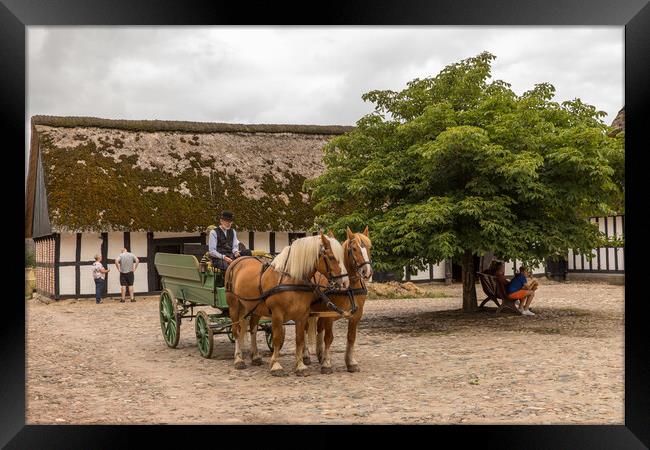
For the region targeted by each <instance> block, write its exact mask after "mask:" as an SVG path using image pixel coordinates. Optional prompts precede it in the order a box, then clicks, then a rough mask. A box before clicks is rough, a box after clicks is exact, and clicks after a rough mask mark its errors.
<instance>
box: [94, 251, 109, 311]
mask: <svg viewBox="0 0 650 450" xmlns="http://www.w3.org/2000/svg"><path fill="white" fill-rule="evenodd" d="M110 271H111V269H104V266H103V265H102V255H95V262H94V263H93V269H92V272H93V279H94V280H95V303H97V304H99V303H102V294H103V293H104V286H106V274H107V273H108V272H110Z"/></svg>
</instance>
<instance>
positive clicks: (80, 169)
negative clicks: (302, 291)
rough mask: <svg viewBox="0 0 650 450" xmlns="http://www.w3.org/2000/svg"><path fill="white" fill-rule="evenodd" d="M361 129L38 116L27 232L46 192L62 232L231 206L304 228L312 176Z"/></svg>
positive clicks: (247, 222) (165, 223)
mask: <svg viewBox="0 0 650 450" xmlns="http://www.w3.org/2000/svg"><path fill="white" fill-rule="evenodd" d="M351 129H352V127H343V126H316V125H242V124H224V123H197V122H176V121H174V122H170V121H135V120H133V121H132V120H108V119H98V118H92V117H52V116H34V117H33V118H32V143H31V155H30V168H29V169H30V170H29V175H28V192H27V198H28V205H27V217H26V229H27V235H28V236H31V235H32V228H33V222H34V218H35V217H38V212H36V213H35V211H34V210H35V209H38V208H35V203H38V199H39V198H41V197H42V198H44V199H45V201H41V203H45V205H44V206H43V205H41V210H42V211H46V213H45V216H46V217H45V219H43V220H42V221H43V222H47V221H48V219H49V224H48V225H51V229H52V231H58V232H63V231H72V232H79V231H145V230H147V231H196V230H203V229H205V227H206V226H207V225H209V224H210V223H213V222H214V221H215V215H216V213H217V212H218V211H220V210H221V209H224V208H228V209H232V210H234V211H235V213H236V223H237V226H238V228H240V229H248V230H256V231H265V230H276V231H280V230H287V231H288V230H304V229H306V228H308V227H309V226H311V225H312V223H313V217H314V213H313V209H312V204H311V202H310V199H309V197H308V195H307V194H306V193H304V192H302V184H303V182H304V180H305V179H306V178H310V177H313V176H315V175H317V174H319V173H320V172H321V171H322V170H323V169H324V167H323V165H322V148H323V146H324V145H325V144H326V143H327V142H328V141H329V140H330V139H331V138H332V137H333V136H335V135H338V134H342V133H344V132H346V131H349V130H351ZM39 160H40V163H41V166H42V176H41V177H42V181H41V182H40V184H42V185H43V186H44V190H45V194H44V195H40V196H39V192H38V191H39V188H38V185H39V183H38V182H37V181H38V180H37V178H38V179H39V180H40V178H39V177H38V176H37V175H38V167H39ZM35 199H36V202H35Z"/></svg>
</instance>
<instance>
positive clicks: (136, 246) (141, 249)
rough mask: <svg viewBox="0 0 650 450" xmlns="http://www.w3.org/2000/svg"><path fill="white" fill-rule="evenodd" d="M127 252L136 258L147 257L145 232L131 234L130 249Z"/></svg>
mask: <svg viewBox="0 0 650 450" xmlns="http://www.w3.org/2000/svg"><path fill="white" fill-rule="evenodd" d="M129 250H131V253H133V254H134V255H135V256H137V257H138V258H146V257H147V233H146V232H137V233H131V248H130V249H129ZM138 270H140V269H138Z"/></svg>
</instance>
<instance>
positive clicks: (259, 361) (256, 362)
mask: <svg viewBox="0 0 650 450" xmlns="http://www.w3.org/2000/svg"><path fill="white" fill-rule="evenodd" d="M251 364H252V365H254V366H261V365H262V358H255V359H253V360H252V361H251Z"/></svg>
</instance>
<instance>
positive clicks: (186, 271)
mask: <svg viewBox="0 0 650 450" xmlns="http://www.w3.org/2000/svg"><path fill="white" fill-rule="evenodd" d="M154 265H155V266H156V270H158V273H159V274H160V276H161V278H162V286H163V289H169V290H170V291H171V292H172V293H173V294H174V297H176V298H177V299H178V300H182V301H184V302H189V303H194V304H198V305H210V306H212V307H214V308H219V309H221V310H225V309H228V303H227V302H226V289H225V288H224V280H223V271H221V270H216V271H214V272H213V271H212V270H206V271H205V272H201V269H200V266H199V262H198V261H197V259H196V257H195V256H194V255H178V254H174V253H156V257H155V259H154Z"/></svg>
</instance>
